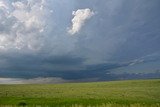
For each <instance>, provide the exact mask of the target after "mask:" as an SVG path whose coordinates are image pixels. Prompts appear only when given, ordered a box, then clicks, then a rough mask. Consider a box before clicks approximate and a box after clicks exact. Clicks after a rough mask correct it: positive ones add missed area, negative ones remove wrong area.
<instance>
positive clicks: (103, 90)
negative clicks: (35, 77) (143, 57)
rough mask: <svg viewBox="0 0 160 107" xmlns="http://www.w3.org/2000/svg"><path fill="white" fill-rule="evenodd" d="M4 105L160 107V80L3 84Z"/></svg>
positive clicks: (0, 96)
mask: <svg viewBox="0 0 160 107" xmlns="http://www.w3.org/2000/svg"><path fill="white" fill-rule="evenodd" d="M0 105H1V106H0V107H4V105H12V107H14V105H15V106H17V105H20V106H22V105H23V106H34V105H39V106H40V105H41V106H42V107H44V106H49V107H50V106H52V107H56V106H57V107H63V106H64V107H93V106H94V107H116V106H117V107H160V80H159V79H156V80H134V81H115V82H95V83H67V84H36V85H35V84H34V85H33V84H28V85H0ZM5 107H10V106H5Z"/></svg>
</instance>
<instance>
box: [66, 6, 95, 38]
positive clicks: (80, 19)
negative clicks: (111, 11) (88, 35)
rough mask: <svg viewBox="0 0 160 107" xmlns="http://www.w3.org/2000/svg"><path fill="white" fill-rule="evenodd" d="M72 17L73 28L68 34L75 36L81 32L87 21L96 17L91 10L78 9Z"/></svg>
mask: <svg viewBox="0 0 160 107" xmlns="http://www.w3.org/2000/svg"><path fill="white" fill-rule="evenodd" d="M72 15H73V16H74V17H73V19H72V27H71V28H70V29H69V30H68V33H70V34H71V35H74V34H75V33H78V32H79V31H80V29H81V28H82V26H83V25H84V24H85V22H86V20H87V19H90V18H91V17H92V16H93V15H94V12H93V11H91V10H90V9H89V8H86V9H78V10H77V11H73V12H72Z"/></svg>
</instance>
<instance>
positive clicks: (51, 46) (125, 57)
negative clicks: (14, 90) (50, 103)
mask: <svg viewBox="0 0 160 107" xmlns="http://www.w3.org/2000/svg"><path fill="white" fill-rule="evenodd" d="M159 4H160V0H83V1H82V0H0V83H26V82H29V83H32V80H33V81H37V82H44V81H47V82H49V83H50V82H53V83H57V81H60V82H64V81H66V82H68V81H78V80H79V81H85V80H88V79H89V80H91V81H92V80H94V81H96V80H97V78H100V76H101V75H105V74H106V73H124V72H127V73H137V72H138V73H139V72H141V73H148V72H150V73H153V72H156V71H160V66H159V65H160V12H159V10H160V6H159Z"/></svg>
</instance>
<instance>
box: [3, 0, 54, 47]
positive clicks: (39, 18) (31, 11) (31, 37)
mask: <svg viewBox="0 0 160 107" xmlns="http://www.w3.org/2000/svg"><path fill="white" fill-rule="evenodd" d="M47 5H48V3H47V1H45V0H26V1H20V0H17V1H10V0H0V50H2V49H5V50H9V49H24V48H27V49H31V50H37V49H40V48H41V47H42V46H43V44H42V40H43V37H44V33H43V32H44V31H45V27H46V25H47V18H46V17H47V16H49V15H50V14H51V13H50V11H51V10H50V9H49V7H47Z"/></svg>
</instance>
